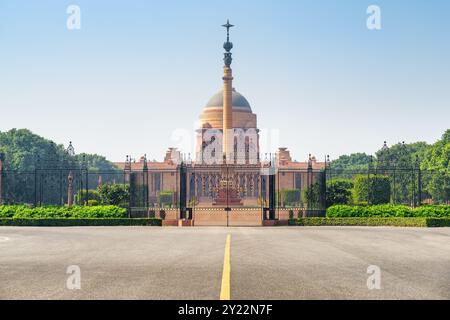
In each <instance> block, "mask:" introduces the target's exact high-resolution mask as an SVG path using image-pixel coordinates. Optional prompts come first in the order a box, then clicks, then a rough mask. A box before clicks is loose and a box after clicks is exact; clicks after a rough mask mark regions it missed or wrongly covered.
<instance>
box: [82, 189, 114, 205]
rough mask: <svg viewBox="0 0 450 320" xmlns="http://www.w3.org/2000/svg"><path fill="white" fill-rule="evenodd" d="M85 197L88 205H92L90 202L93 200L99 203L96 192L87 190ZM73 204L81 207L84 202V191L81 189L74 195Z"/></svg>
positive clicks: (98, 196)
mask: <svg viewBox="0 0 450 320" xmlns="http://www.w3.org/2000/svg"><path fill="white" fill-rule="evenodd" d="M87 195H88V201H89V202H90V203H93V202H92V200H94V201H95V202H96V203H97V204H98V203H100V202H101V199H100V193H99V192H98V191H97V190H92V189H89V190H88V192H87ZM75 202H76V203H77V204H79V205H83V204H84V203H85V202H86V190H84V189H83V190H79V191H78V193H77V194H76V195H75ZM108 204H109V203H108Z"/></svg>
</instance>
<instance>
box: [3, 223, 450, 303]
mask: <svg viewBox="0 0 450 320" xmlns="http://www.w3.org/2000/svg"><path fill="white" fill-rule="evenodd" d="M0 252H1V258H0V298H1V299H219V298H223V299H227V298H231V299H333V298H337V299H381V298H387V299H450V228H394V227H376V228H370V227H274V228H264V227H254V228H247V227H243V228H225V227H195V228H179V227H167V228H159V227H66V228H58V227H0ZM69 266H78V267H79V268H80V272H81V282H80V284H81V288H80V289H68V287H67V279H68V278H69V279H73V278H71V277H72V275H71V274H67V273H66V271H67V268H68V267H69ZM369 266H377V267H379V268H380V272H381V277H380V284H381V287H380V289H372V290H370V289H368V286H367V279H368V277H370V276H371V274H368V273H367V268H368V267H369ZM371 268H373V267H371ZM71 270H74V269H71ZM372 270H373V269H372ZM70 283H72V284H73V282H71V281H69V287H70ZM72 287H73V286H72Z"/></svg>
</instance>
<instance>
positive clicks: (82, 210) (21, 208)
mask: <svg viewBox="0 0 450 320" xmlns="http://www.w3.org/2000/svg"><path fill="white" fill-rule="evenodd" d="M126 217H127V210H126V209H124V208H120V207H117V206H93V207H90V206H73V207H70V208H69V207H63V206H43V207H29V206H25V205H12V206H9V205H4V206H0V218H14V219H18V218H22V219H23V218H39V219H54V218H126Z"/></svg>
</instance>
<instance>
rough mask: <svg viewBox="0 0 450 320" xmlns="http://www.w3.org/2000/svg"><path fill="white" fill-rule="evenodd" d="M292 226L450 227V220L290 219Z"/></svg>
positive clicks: (416, 218) (395, 218)
mask: <svg viewBox="0 0 450 320" xmlns="http://www.w3.org/2000/svg"><path fill="white" fill-rule="evenodd" d="M289 225H290V226H393V227H450V218H423V217H420V218H419V217H415V218H414V217H412V218H397V217H391V218H383V217H378V218H299V219H290V220H289Z"/></svg>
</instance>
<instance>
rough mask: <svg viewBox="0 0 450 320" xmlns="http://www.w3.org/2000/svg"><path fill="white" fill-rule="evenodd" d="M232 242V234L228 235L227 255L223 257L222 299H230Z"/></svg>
mask: <svg viewBox="0 0 450 320" xmlns="http://www.w3.org/2000/svg"><path fill="white" fill-rule="evenodd" d="M230 242H231V234H229V235H227V241H226V243H225V255H224V257H223V272H222V286H221V288H220V300H230V274H231V263H230Z"/></svg>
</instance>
